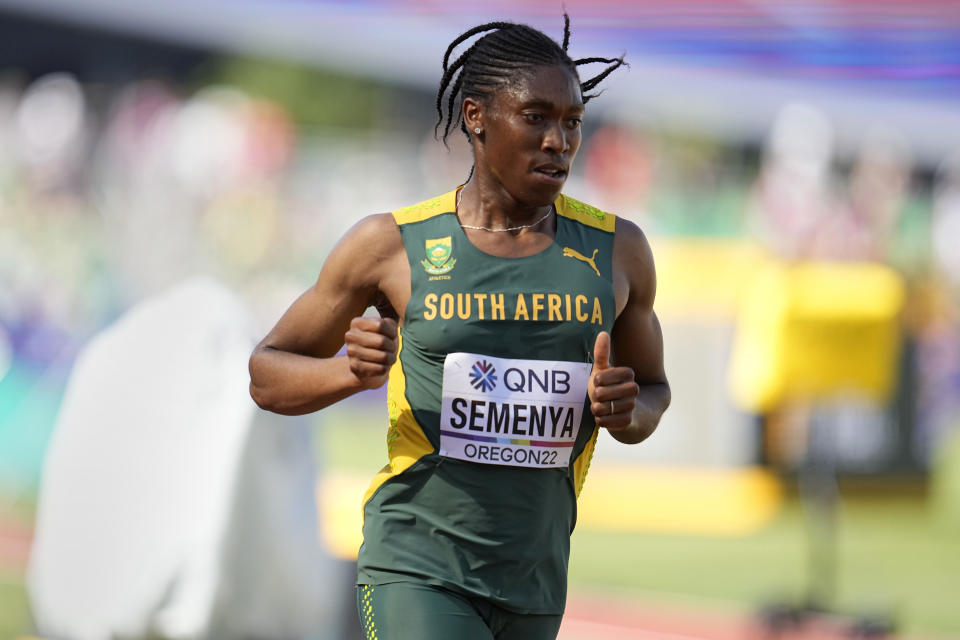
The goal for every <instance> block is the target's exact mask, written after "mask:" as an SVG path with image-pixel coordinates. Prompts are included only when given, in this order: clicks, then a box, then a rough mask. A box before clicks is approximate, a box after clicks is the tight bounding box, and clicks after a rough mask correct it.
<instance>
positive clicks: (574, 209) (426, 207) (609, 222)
mask: <svg viewBox="0 0 960 640" xmlns="http://www.w3.org/2000/svg"><path fill="white" fill-rule="evenodd" d="M457 191H458V189H454V190H453V191H448V192H447V193H445V194H443V195H440V196H437V197H435V198H430V199H429V200H424V201H423V202H418V203H417V204H414V205H411V206H409V207H404V208H402V209H397V210H396V211H393V212H392V213H393V219H394V220H396V221H397V224H398V225H403V224H409V223H411V222H421V221H423V220H427V219H429V218H432V217H433V216H436V215H440V214H441V213H450V212H451V211H456V210H457ZM554 204H555V205H556V208H557V215H561V216H563V217H564V218H570V219H571V220H576V221H577V222H580V223H581V224H585V225H587V226H588V227H593V228H595V229H600V230H601V231H607V232H609V233H613V231H614V229H615V228H616V220H617V217H616V216H615V215H613V214H612V213H606V212H604V211H601V210H600V209H597V208H596V207H594V206H591V205H589V204H586V203H585V202H581V201H579V200H577V199H576V198H571V197H570V196H568V195H564V194H560V196H558V197H557V200H556V202H555V203H554Z"/></svg>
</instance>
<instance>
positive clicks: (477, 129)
mask: <svg viewBox="0 0 960 640" xmlns="http://www.w3.org/2000/svg"><path fill="white" fill-rule="evenodd" d="M473 132H474V133H475V134H477V135H480V127H477V128H476V129H474V130H473Z"/></svg>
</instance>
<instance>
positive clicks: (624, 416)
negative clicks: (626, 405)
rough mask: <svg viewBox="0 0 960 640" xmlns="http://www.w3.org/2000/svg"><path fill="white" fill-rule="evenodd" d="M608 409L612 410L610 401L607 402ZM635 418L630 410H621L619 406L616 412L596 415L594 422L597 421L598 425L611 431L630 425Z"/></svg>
mask: <svg viewBox="0 0 960 640" xmlns="http://www.w3.org/2000/svg"><path fill="white" fill-rule="evenodd" d="M607 411H610V403H609V402H608V403H607ZM632 420H633V415H632V414H631V413H630V412H628V411H620V410H619V407H618V408H617V412H616V413H608V414H606V415H603V416H595V417H594V422H596V424H597V426H598V427H602V428H604V429H607V430H609V431H619V430H621V429H625V428H627V427H629V426H630V423H631V422H632Z"/></svg>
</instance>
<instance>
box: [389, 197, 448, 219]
mask: <svg viewBox="0 0 960 640" xmlns="http://www.w3.org/2000/svg"><path fill="white" fill-rule="evenodd" d="M456 210H457V192H456V190H453V191H448V192H447V193H444V194H442V195H439V196H435V197H433V198H430V199H429V200H424V201H423V202H418V203H417V204H413V205H410V206H409V207H403V208H401V209H396V210H395V211H392V212H391V213H390V216H391V217H392V219H393V221H394V224H396V225H398V226H403V225H405V224H411V223H414V222H422V221H423V220H428V219H430V218H432V217H434V216H438V215H441V214H444V213H450V212H453V211H456Z"/></svg>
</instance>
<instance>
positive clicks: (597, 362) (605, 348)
mask: <svg viewBox="0 0 960 640" xmlns="http://www.w3.org/2000/svg"><path fill="white" fill-rule="evenodd" d="M609 367H610V334H609V333H607V332H606V331H601V332H600V333H598V334H597V340H596V341H595V342H594V343H593V370H594V371H599V370H601V369H608V368H609Z"/></svg>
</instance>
